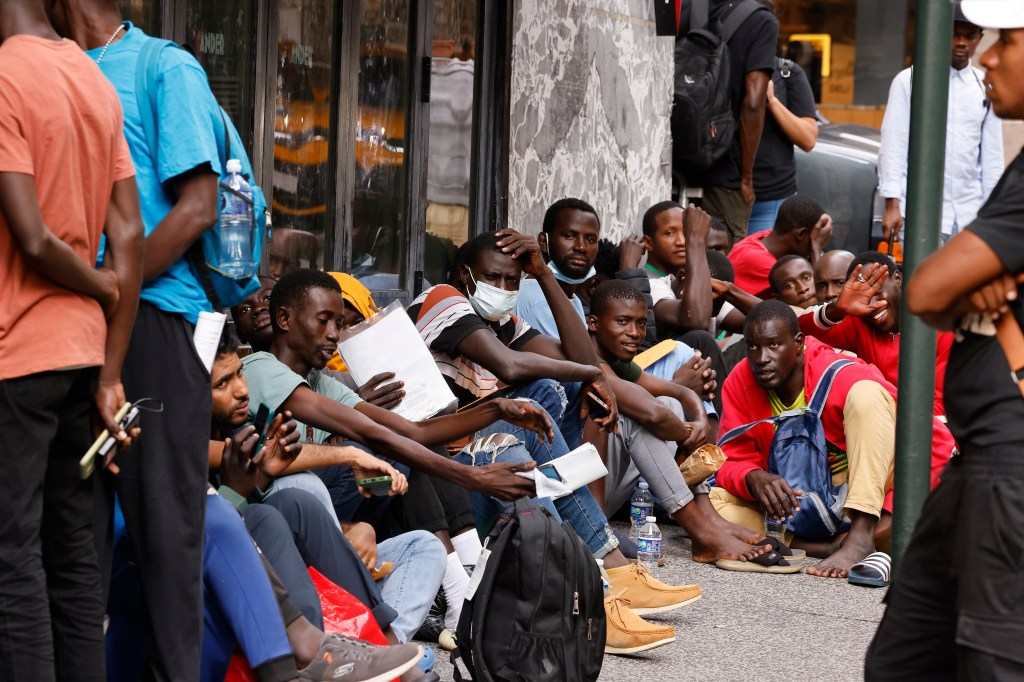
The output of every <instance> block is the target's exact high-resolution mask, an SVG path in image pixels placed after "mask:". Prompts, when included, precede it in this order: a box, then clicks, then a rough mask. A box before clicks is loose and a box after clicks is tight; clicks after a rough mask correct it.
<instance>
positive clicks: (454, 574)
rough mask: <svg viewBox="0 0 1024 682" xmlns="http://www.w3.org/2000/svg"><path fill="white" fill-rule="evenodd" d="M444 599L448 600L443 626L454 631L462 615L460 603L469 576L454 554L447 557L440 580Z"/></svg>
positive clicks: (463, 597) (464, 595) (464, 596)
mask: <svg viewBox="0 0 1024 682" xmlns="http://www.w3.org/2000/svg"><path fill="white" fill-rule="evenodd" d="M441 587H442V588H444V598H445V599H446V600H448V611H447V613H445V614H444V626H445V627H446V628H448V629H449V630H454V629H455V626H457V625H458V624H459V615H460V614H461V613H462V602H464V601H465V600H466V588H467V587H469V574H468V573H466V569H464V568H463V567H462V561H461V560H460V559H459V555H458V554H457V553H456V552H452V553H451V554H449V555H448V566H447V568H445V571H444V578H443V579H442V580H441Z"/></svg>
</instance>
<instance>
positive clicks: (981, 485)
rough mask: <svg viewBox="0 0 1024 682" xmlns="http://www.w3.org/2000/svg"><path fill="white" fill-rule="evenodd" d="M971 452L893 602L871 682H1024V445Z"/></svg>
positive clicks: (927, 510)
mask: <svg viewBox="0 0 1024 682" xmlns="http://www.w3.org/2000/svg"><path fill="white" fill-rule="evenodd" d="M963 451H964V454H963V455H962V456H959V457H956V458H954V459H953V460H951V461H950V464H948V465H947V466H946V468H945V469H944V470H943V472H942V482H941V483H940V484H939V486H938V487H937V488H936V489H935V490H933V491H932V493H931V495H930V496H929V497H928V500H927V501H926V502H925V505H924V508H923V509H922V511H921V519H920V520H919V521H918V522H917V527H916V528H915V529H914V535H913V537H912V538H911V541H910V546H909V547H908V548H907V552H906V554H905V555H904V557H903V561H902V563H901V564H900V567H899V570H898V571H897V573H896V575H895V578H894V580H893V583H892V586H891V587H890V588H889V592H888V594H887V595H886V603H887V604H888V608H887V609H886V612H885V616H884V617H883V618H882V622H881V624H879V626H878V631H877V632H876V633H875V638H874V641H872V642H871V647H870V648H869V649H868V653H867V657H866V661H865V678H866V679H867V680H869V681H874V680H1021V679H1024V647H1022V646H1021V642H1022V641H1024V505H1022V504H1021V502H1022V500H1024V443H1021V444H1018V445H1008V446H999V447H988V448H984V449H979V448H972V447H970V446H969V445H968V446H967V447H965V448H964V449H963Z"/></svg>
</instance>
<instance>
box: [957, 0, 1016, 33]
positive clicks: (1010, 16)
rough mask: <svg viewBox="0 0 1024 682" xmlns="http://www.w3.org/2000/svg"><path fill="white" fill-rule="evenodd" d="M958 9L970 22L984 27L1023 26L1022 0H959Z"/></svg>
mask: <svg viewBox="0 0 1024 682" xmlns="http://www.w3.org/2000/svg"><path fill="white" fill-rule="evenodd" d="M960 9H962V10H963V13H964V15H965V16H966V17H967V19H968V20H969V21H970V22H971V23H972V24H977V25H978V26H981V27H984V28H1024V2H1022V0H961V2H960Z"/></svg>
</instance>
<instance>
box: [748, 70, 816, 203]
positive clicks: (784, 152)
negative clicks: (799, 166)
mask: <svg viewBox="0 0 1024 682" xmlns="http://www.w3.org/2000/svg"><path fill="white" fill-rule="evenodd" d="M787 74H788V75H787ZM772 82H773V83H775V96H776V97H778V98H779V101H780V102H781V103H782V104H783V105H785V107H786V108H787V109H789V110H790V111H791V112H793V113H794V114H795V115H797V116H799V117H800V118H814V113H815V107H814V92H813V91H812V90H811V84H810V83H809V82H807V74H805V73H804V70H803V69H801V68H800V65H799V64H796V63H795V62H792V61H790V60H788V59H779V60H777V64H776V68H775V73H774V74H773V75H772ZM754 193H755V194H756V195H757V198H758V199H783V198H785V197H789V196H792V195H794V194H796V159H795V158H794V156H793V143H792V142H790V141H789V138H788V137H786V133H784V132H783V131H782V128H781V126H779V123H778V121H776V120H775V117H774V116H773V115H772V114H771V112H769V111H765V114H764V133H762V134H761V144H760V145H759V146H758V148H757V158H756V159H755V161H754Z"/></svg>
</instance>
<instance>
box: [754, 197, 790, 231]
mask: <svg viewBox="0 0 1024 682" xmlns="http://www.w3.org/2000/svg"><path fill="white" fill-rule="evenodd" d="M788 198H789V197H782V198H781V199H761V200H759V201H755V202H754V207H753V209H751V211H750V220H749V221H748V222H747V234H754V233H755V232H764V231H765V230H770V229H772V228H773V227H775V217H776V216H777V215H778V214H779V207H780V206H782V204H783V203H784V202H785V201H786V199H788Z"/></svg>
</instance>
